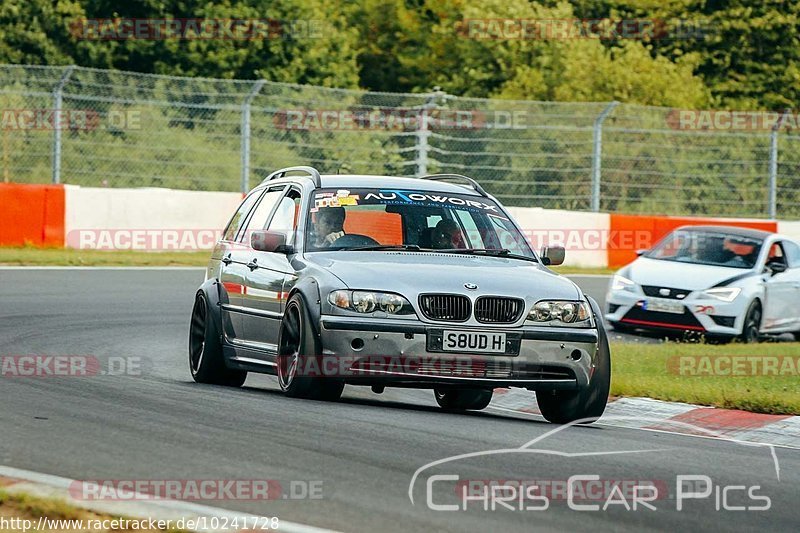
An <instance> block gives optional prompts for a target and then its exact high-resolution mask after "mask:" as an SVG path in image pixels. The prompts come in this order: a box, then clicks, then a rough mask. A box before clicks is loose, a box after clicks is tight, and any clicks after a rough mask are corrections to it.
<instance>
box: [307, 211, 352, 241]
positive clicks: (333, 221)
mask: <svg viewBox="0 0 800 533" xmlns="http://www.w3.org/2000/svg"><path fill="white" fill-rule="evenodd" d="M344 218H345V211H344V207H324V208H322V209H320V210H319V212H318V213H317V220H316V222H315V224H314V233H315V235H316V242H315V243H314V245H315V246H316V247H317V248H327V247H328V246H330V245H332V244H333V243H334V241H335V240H336V239H338V238H339V237H341V236H343V235H344V234H345V233H344Z"/></svg>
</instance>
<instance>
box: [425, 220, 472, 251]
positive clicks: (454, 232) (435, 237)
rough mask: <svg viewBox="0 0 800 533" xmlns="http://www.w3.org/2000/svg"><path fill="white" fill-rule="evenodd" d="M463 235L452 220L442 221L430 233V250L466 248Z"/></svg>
mask: <svg viewBox="0 0 800 533" xmlns="http://www.w3.org/2000/svg"><path fill="white" fill-rule="evenodd" d="M466 247H467V246H466V244H465V242H464V235H463V234H462V233H461V229H460V228H459V227H458V224H456V223H455V222H453V221H452V220H448V219H442V220H440V221H439V223H438V224H436V227H435V228H433V232H432V233H431V248H436V249H437V250H445V249H449V248H466Z"/></svg>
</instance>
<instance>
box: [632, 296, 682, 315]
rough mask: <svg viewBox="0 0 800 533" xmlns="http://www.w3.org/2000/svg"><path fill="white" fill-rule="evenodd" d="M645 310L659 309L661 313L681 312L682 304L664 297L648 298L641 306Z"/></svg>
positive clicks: (678, 313) (677, 313)
mask: <svg viewBox="0 0 800 533" xmlns="http://www.w3.org/2000/svg"><path fill="white" fill-rule="evenodd" d="M642 307H643V309H644V310H645V311H661V312H662V313H674V314H676V315H682V314H683V309H684V308H683V304H682V303H680V302H676V301H674V300H667V299H666V298H649V299H647V300H645V301H644V305H643V306H642Z"/></svg>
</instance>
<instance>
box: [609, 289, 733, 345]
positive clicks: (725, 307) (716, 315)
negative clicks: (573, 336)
mask: <svg viewBox="0 0 800 533" xmlns="http://www.w3.org/2000/svg"><path fill="white" fill-rule="evenodd" d="M649 299H651V297H649V296H646V295H645V294H642V293H636V292H631V291H609V292H608V293H607V294H606V313H605V315H604V316H605V319H606V320H607V321H608V322H610V323H612V324H615V323H619V324H622V325H626V326H631V327H636V328H642V329H655V330H673V331H694V332H698V333H705V334H709V335H716V336H735V335H739V334H740V333H741V332H742V323H743V321H744V311H745V309H744V308H745V306H746V305H745V299H744V298H742V297H741V296H740V297H739V298H736V299H734V301H733V302H723V301H721V300H717V299H712V298H702V297H700V295H699V293H690V294H689V296H687V297H686V299H684V300H673V301H674V302H678V303H680V304H681V305H683V307H684V311H683V314H677V313H667V312H662V311H650V310H647V309H646V307H645V306H643V305H642V302H644V301H647V300H649Z"/></svg>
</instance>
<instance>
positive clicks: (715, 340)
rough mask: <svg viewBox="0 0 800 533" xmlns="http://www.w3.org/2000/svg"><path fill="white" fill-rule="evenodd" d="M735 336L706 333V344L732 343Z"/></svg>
mask: <svg viewBox="0 0 800 533" xmlns="http://www.w3.org/2000/svg"><path fill="white" fill-rule="evenodd" d="M734 338H735V337H730V336H727V335H719V336H713V335H706V339H705V340H706V344H716V345H722V344H730V343H731V341H733V339H734Z"/></svg>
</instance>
